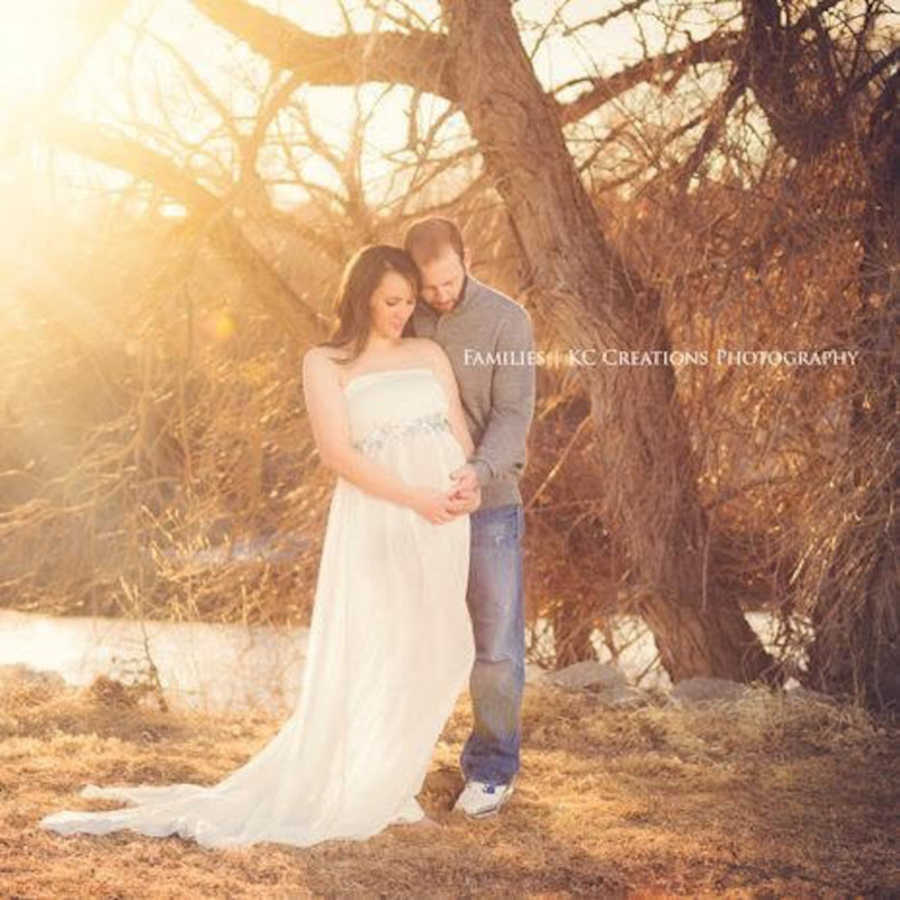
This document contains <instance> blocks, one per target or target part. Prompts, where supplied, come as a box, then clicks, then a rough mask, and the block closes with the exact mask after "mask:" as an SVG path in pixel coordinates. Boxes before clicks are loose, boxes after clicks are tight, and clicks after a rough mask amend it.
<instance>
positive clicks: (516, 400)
mask: <svg viewBox="0 0 900 900" xmlns="http://www.w3.org/2000/svg"><path fill="white" fill-rule="evenodd" d="M404 244H405V247H406V250H407V252H408V253H409V254H410V255H411V256H412V258H413V259H414V260H415V262H416V265H417V266H418V269H419V273H420V275H421V280H422V290H421V298H420V300H419V302H417V304H416V308H415V311H414V312H413V315H412V317H411V319H410V322H409V324H408V326H407V333H410V334H415V335H416V336H417V337H427V338H431V339H432V340H434V341H436V342H437V343H438V344H440V345H441V346H442V347H443V348H444V351H445V352H446V353H447V356H448V357H449V359H450V362H451V364H452V366H453V370H454V372H455V374H456V379H457V381H458V382H459V389H460V396H461V399H462V405H463V410H464V412H465V416H466V424H467V425H468V428H469V432H470V434H471V435H472V441H473V443H474V444H475V451H474V453H473V454H472V457H471V458H470V459H469V460H468V462H467V463H466V465H464V466H462V467H461V468H460V469H458V470H457V471H456V472H454V473H453V477H454V478H455V479H456V484H457V491H458V493H457V496H458V498H459V499H458V500H457V506H456V511H457V512H470V511H472V509H473V508H474V505H475V503H477V500H476V501H474V502H471V501H470V500H469V498H471V497H472V492H473V491H474V489H475V487H476V486H480V488H481V505H480V506H479V507H478V509H477V510H475V511H474V512H471V520H470V521H471V552H470V566H469V585H468V592H467V596H466V602H467V604H468V607H469V613H470V615H471V617H472V626H473V630H474V635H475V654H476V658H475V664H474V666H473V668H472V674H471V678H470V682H469V686H470V691H471V696H472V712H473V718H474V728H473V730H472V733H471V734H470V735H469V738H468V740H467V741H466V744H465V746H464V747H463V752H462V756H461V760H460V765H461V768H462V771H463V775H464V776H465V780H466V784H465V787H464V788H463V790H462V792H461V793H460V795H459V797H458V799H457V801H456V804H455V806H454V809H457V810H461V811H462V812H464V813H465V814H466V815H468V816H471V817H474V818H481V817H484V816H489V815H492V814H494V813H496V812H498V811H499V810H500V808H501V807H502V806H503V804H504V803H505V802H506V801H507V800H508V799H509V797H510V795H511V794H512V791H513V783H514V781H515V778H516V774H517V773H518V771H519V765H520V763H519V751H520V746H521V705H522V691H523V687H524V683H525V616H524V608H523V605H524V604H523V599H524V593H523V584H522V535H523V533H524V527H525V516H524V510H523V508H522V496H521V494H520V493H519V486H518V479H519V477H520V476H521V474H522V471H523V470H524V468H525V445H526V439H527V436H528V429H529V426H530V424H531V419H532V416H533V413H534V394H535V388H534V383H535V378H534V366H533V363H532V359H531V351H532V348H533V337H532V327H531V319H530V317H529V315H528V313H527V312H526V311H525V310H524V309H523V308H522V307H521V306H520V305H519V304H518V303H516V302H514V301H513V300H510V299H509V298H508V297H506V296H504V295H503V294H501V293H499V292H498V291H495V290H493V289H492V288H490V287H488V286H487V285H485V284H482V283H481V282H479V281H477V280H476V279H475V278H473V277H472V276H471V275H470V274H469V273H468V271H467V268H468V263H469V257H468V254H467V252H466V250H465V248H464V247H463V240H462V236H461V235H460V232H459V229H458V228H457V227H456V225H455V224H454V223H453V222H451V221H450V220H448V219H443V218H437V217H431V218H427V219H423V220H421V221H419V222H416V223H415V224H413V225H412V226H411V227H410V229H409V230H408V231H407V233H406V238H405V241H404Z"/></svg>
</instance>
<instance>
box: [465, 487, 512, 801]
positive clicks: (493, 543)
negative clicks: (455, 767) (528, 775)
mask: <svg viewBox="0 0 900 900" xmlns="http://www.w3.org/2000/svg"><path fill="white" fill-rule="evenodd" d="M470 522H471V552H470V557H469V586H468V590H467V593H466V602H467V604H468V606H469V613H470V615H471V617H472V628H473V630H474V633H475V664H474V666H473V667H472V674H471V676H470V679H469V690H470V692H471V696H472V713H473V717H474V727H473V730H472V733H471V734H470V735H469V738H468V740H467V741H466V744H465V746H464V747H463V751H462V756H461V758H460V766H461V768H462V771H463V775H464V776H465V777H466V779H470V778H472V779H475V780H476V781H486V782H489V783H491V784H505V783H507V782H508V781H510V779H511V778H512V777H513V776H514V775H515V774H516V773H517V772H518V771H519V748H520V746H521V742H522V726H521V706H522V690H523V687H524V685H525V612H524V591H523V585H522V535H523V534H524V533H525V511H524V510H523V508H522V505H521V504H519V503H514V504H511V505H509V506H497V507H493V508H489V509H482V510H476V511H475V512H474V513H472V515H471V517H470Z"/></svg>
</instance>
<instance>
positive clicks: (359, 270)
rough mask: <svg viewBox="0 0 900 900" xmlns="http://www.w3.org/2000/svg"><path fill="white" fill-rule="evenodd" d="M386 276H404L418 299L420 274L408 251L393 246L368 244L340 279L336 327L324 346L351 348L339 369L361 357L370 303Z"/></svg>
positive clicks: (354, 257) (350, 263) (368, 325)
mask: <svg viewBox="0 0 900 900" xmlns="http://www.w3.org/2000/svg"><path fill="white" fill-rule="evenodd" d="M386 272H396V273H397V274H398V275H402V276H403V277H404V278H405V279H406V280H407V281H408V282H409V283H410V286H411V287H412V289H413V295H414V296H418V293H419V270H418V269H417V268H416V264H415V263H414V262H413V259H412V257H411V256H410V255H409V254H408V253H407V252H406V251H405V250H402V249H401V248H400V247H394V246H392V245H391V244H368V245H367V246H365V247H361V248H360V249H359V250H357V252H356V253H355V254H354V255H353V258H352V259H351V260H350V262H348V263H347V266H346V268H345V269H344V274H343V275H342V277H341V286H340V288H339V290H338V295H337V301H336V303H335V312H336V313H337V317H338V324H337V327H336V328H335V331H334V334H332V335H331V337H330V338H329V339H328V340H327V341H324V342H323V344H322V346H324V347H347V346H349V347H350V356H349V357H348V358H347V359H342V360H335V362H338V363H339V364H340V365H346V364H347V363H349V362H352V361H353V360H354V359H356V357H357V356H359V354H360V353H362V350H363V347H364V346H365V344H366V339H367V338H368V337H369V331H370V330H371V328H372V314H371V309H370V306H369V301H370V300H371V299H372V294H374V293H375V291H376V290H377V288H378V285H379V284H381V279H382V278H383V277H384V275H385V273H386Z"/></svg>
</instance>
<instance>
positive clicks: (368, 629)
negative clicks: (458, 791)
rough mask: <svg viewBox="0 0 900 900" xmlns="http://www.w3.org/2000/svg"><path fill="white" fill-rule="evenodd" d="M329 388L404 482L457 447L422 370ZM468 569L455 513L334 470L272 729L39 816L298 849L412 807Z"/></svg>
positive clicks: (71, 828) (94, 826) (465, 659)
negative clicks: (228, 758)
mask: <svg viewBox="0 0 900 900" xmlns="http://www.w3.org/2000/svg"><path fill="white" fill-rule="evenodd" d="M344 396H345V399H346V404H347V412H348V417H349V421H350V428H351V433H352V436H353V440H354V442H355V443H356V444H357V446H358V447H359V449H360V450H361V451H362V452H363V453H366V454H367V455H369V456H370V457H371V458H373V459H375V460H377V461H379V462H380V463H382V464H383V465H385V466H388V467H390V468H391V469H393V470H394V471H395V472H396V473H398V474H399V475H400V476H401V477H403V478H404V479H405V480H406V481H408V482H410V483H412V484H421V485H433V486H434V487H436V488H440V489H443V488H447V487H449V486H450V484H451V481H450V478H449V473H450V472H451V471H452V470H453V469H455V468H457V467H458V466H460V465H462V464H463V463H464V462H465V455H464V452H463V449H462V448H461V447H460V445H459V443H458V442H457V441H456V439H455V438H454V437H453V435H452V433H451V431H450V428H449V424H448V421H447V399H446V396H445V394H444V391H443V388H442V387H441V385H440V383H439V382H438V381H437V379H436V378H435V376H434V375H433V374H432V372H431V370H430V369H426V368H416V369H390V370H386V371H382V372H370V373H367V374H365V375H361V376H357V377H356V378H355V379H353V380H352V381H351V382H350V383H349V385H348V386H347V388H346V389H345V391H344ZM468 567H469V518H468V516H460V517H458V518H456V519H454V520H453V521H451V522H449V523H448V524H445V525H432V524H430V523H429V522H427V521H426V520H425V519H423V518H422V517H421V516H419V515H418V514H417V513H414V512H413V511H412V510H410V509H407V508H405V507H401V506H397V505H395V504H393V503H388V502H386V501H383V500H379V499H376V498H374V497H372V496H370V495H368V494H365V493H363V492H362V491H360V490H359V489H358V488H356V487H355V486H354V485H352V484H350V483H349V482H347V481H345V480H344V479H342V478H339V479H338V481H337V486H336V488H335V491H334V494H333V496H332V499H331V505H330V508H329V513H328V524H327V527H326V531H325V539H324V544H323V549H322V558H321V561H320V564H319V577H318V584H317V586H316V593H315V606H314V610H313V616H312V623H311V628H310V635H309V644H308V655H307V662H306V667H305V670H304V673H303V678H302V687H301V690H300V692H299V697H298V702H297V705H296V707H295V709H294V712H293V713H292V714H291V716H290V718H289V719H288V720H287V721H286V722H285V723H284V725H283V726H282V727H281V730H280V731H279V732H278V733H277V734H276V735H275V736H274V737H273V738H272V740H271V741H270V742H269V743H268V744H267V745H266V746H265V747H263V749H262V750H260V752H259V753H257V754H256V755H255V756H253V757H252V758H251V759H250V760H249V761H248V762H247V763H245V764H244V765H243V766H242V767H241V768H239V769H237V770H236V771H235V772H233V773H231V775H229V776H228V777H226V778H225V779H224V780H223V781H220V782H219V783H218V784H216V785H213V786H210V787H205V786H200V785H194V784H175V785H165V786H156V785H140V786H127V785H116V786H108V787H96V786H95V785H87V786H86V787H85V788H83V789H82V791H81V796H83V797H102V798H111V799H114V800H122V801H124V802H125V803H128V804H132V805H129V806H126V807H124V808H121V809H115V810H111V811H105V812H79V811H72V810H66V811H63V812H57V813H54V814H52V815H48V816H45V817H44V818H43V819H41V821H40V826H41V827H42V828H46V829H50V830H52V831H56V832H59V833H60V834H71V833H75V832H80V833H91V834H106V833H108V832H111V831H117V830H119V829H126V828H127V829H131V830H133V831H136V832H140V833H142V834H147V835H153V836H156V837H162V836H165V835H170V834H178V835H180V836H182V837H184V838H192V839H194V840H196V841H197V842H198V843H199V844H201V845H203V846H206V847H224V846H234V845H247V844H254V843H258V842H261V841H274V842H278V843H284V844H292V845H296V846H301V847H302V846H309V845H310V844H315V843H317V842H319V841H323V840H328V839H330V838H342V839H351V840H362V839H365V838H367V837H370V836H372V835H374V834H376V833H377V832H379V831H381V830H382V829H383V828H384V827H385V826H387V825H390V824H392V823H397V822H415V821H418V820H419V819H421V818H423V816H424V813H423V810H422V807H421V806H420V805H419V803H418V801H417V800H416V794H417V793H418V792H419V791H420V789H421V786H422V782H423V780H424V778H425V774H426V771H427V768H428V764H429V762H430V760H431V756H432V753H433V750H434V745H435V742H436V740H437V738H438V735H439V734H440V731H441V729H442V727H443V725H444V723H445V721H446V719H447V717H448V716H449V714H450V712H451V711H452V709H453V706H454V704H455V702H456V700H457V698H458V696H459V694H460V691H461V690H462V689H463V688H464V686H465V683H466V680H467V678H468V675H469V671H470V669H471V666H472V663H473V661H474V654H475V650H474V639H473V635H472V625H471V622H470V619H469V614H468V610H467V608H466V602H465V592H466V582H467V578H468Z"/></svg>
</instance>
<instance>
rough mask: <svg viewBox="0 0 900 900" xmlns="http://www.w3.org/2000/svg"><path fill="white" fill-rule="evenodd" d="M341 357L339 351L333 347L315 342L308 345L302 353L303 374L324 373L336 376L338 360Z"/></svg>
mask: <svg viewBox="0 0 900 900" xmlns="http://www.w3.org/2000/svg"><path fill="white" fill-rule="evenodd" d="M340 359H341V356H340V353H339V351H337V350H336V348H334V347H328V346H325V345H323V344H317V345H316V346H315V347H310V348H309V349H308V350H307V351H306V352H305V353H304V354H303V374H304V375H308V374H313V373H315V374H325V373H328V374H330V375H331V376H333V377H337V375H338V372H339V369H340V367H339V365H338V362H339V360H340Z"/></svg>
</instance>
